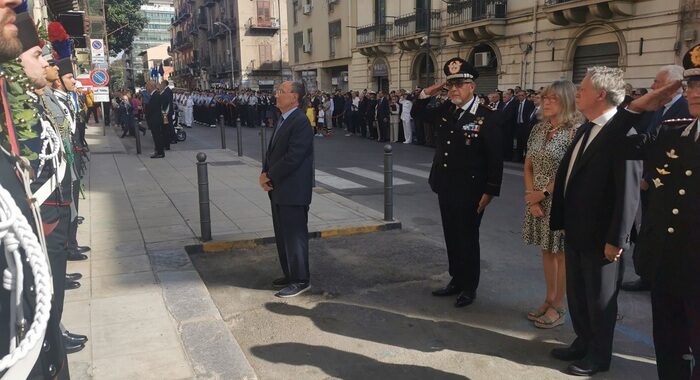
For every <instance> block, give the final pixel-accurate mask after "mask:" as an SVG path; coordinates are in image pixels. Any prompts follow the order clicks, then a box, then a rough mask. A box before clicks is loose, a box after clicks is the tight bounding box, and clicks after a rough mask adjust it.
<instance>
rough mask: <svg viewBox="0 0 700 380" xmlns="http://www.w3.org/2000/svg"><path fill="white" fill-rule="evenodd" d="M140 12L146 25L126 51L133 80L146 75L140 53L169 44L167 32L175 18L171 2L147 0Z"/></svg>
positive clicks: (145, 68) (146, 69)
mask: <svg viewBox="0 0 700 380" xmlns="http://www.w3.org/2000/svg"><path fill="white" fill-rule="evenodd" d="M141 12H142V13H143V15H144V16H145V17H146V19H147V20H148V23H147V24H146V26H145V27H144V28H143V30H141V32H140V33H139V34H138V35H136V36H134V43H133V45H132V48H131V49H130V50H129V51H128V55H129V58H130V66H129V67H130V68H131V71H132V73H133V75H134V77H135V78H139V77H143V76H144V74H148V73H147V71H148V67H144V65H143V62H142V60H141V58H140V57H141V55H142V53H143V52H145V51H146V50H148V49H150V48H152V47H156V46H159V45H163V44H168V43H170V33H169V31H168V30H169V28H170V23H171V20H172V18H173V17H174V16H175V8H173V6H172V1H167V0H149V1H147V2H145V4H144V5H142V6H141ZM139 82H140V81H139Z"/></svg>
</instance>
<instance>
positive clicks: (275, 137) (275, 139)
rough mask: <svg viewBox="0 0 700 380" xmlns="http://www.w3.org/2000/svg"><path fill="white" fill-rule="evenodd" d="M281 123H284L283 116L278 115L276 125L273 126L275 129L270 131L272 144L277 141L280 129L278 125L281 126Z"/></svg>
mask: <svg viewBox="0 0 700 380" xmlns="http://www.w3.org/2000/svg"><path fill="white" fill-rule="evenodd" d="M282 123H284V117H282V116H280V121H279V122H277V126H276V127H275V131H274V132H273V133H272V143H273V144H274V143H275V141H277V133H278V132H279V131H280V127H281V126H282Z"/></svg>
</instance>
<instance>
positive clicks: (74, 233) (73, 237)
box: [67, 179, 80, 252]
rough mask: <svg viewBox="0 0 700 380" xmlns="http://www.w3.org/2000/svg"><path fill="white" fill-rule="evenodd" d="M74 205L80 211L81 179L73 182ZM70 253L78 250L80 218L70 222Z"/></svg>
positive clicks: (68, 244) (68, 245)
mask: <svg viewBox="0 0 700 380" xmlns="http://www.w3.org/2000/svg"><path fill="white" fill-rule="evenodd" d="M72 197H73V204H74V205H75V210H76V212H79V211H78V210H80V209H79V208H78V206H79V205H80V179H76V180H75V181H73V194H72ZM67 247H68V251H69V252H70V251H74V250H77V249H78V218H75V219H73V220H71V221H70V227H69V229H68V243H67Z"/></svg>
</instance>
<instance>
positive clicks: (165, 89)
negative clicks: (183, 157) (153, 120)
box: [160, 80, 177, 150]
mask: <svg viewBox="0 0 700 380" xmlns="http://www.w3.org/2000/svg"><path fill="white" fill-rule="evenodd" d="M169 84H170V83H168V81H167V80H164V81H162V82H160V97H161V98H160V103H161V104H160V107H161V110H162V111H161V112H162V113H163V114H165V115H167V119H164V120H163V147H164V148H165V150H170V144H177V137H176V136H175V125H174V124H175V123H174V121H175V107H174V106H173V90H171V89H170V87H169ZM166 120H167V121H168V123H167V124H165V121H166Z"/></svg>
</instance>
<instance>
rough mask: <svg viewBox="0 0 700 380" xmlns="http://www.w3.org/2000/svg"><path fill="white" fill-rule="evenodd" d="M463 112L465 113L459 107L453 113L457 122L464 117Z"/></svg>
mask: <svg viewBox="0 0 700 380" xmlns="http://www.w3.org/2000/svg"><path fill="white" fill-rule="evenodd" d="M462 112H464V110H463V109H462V107H457V108H455V110H454V111H452V113H453V114H454V117H455V120H459V117H460V116H462Z"/></svg>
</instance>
